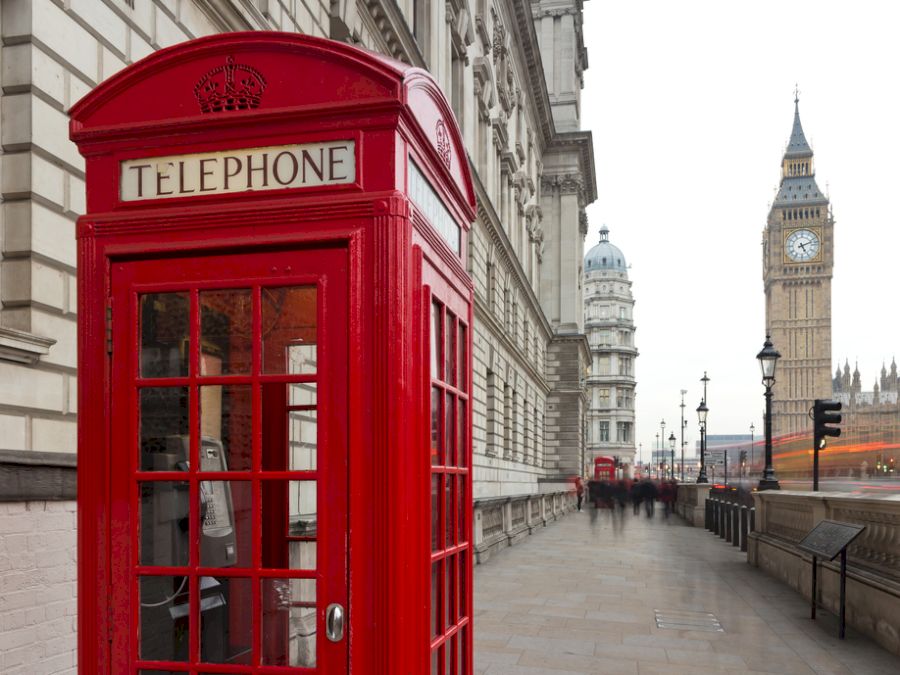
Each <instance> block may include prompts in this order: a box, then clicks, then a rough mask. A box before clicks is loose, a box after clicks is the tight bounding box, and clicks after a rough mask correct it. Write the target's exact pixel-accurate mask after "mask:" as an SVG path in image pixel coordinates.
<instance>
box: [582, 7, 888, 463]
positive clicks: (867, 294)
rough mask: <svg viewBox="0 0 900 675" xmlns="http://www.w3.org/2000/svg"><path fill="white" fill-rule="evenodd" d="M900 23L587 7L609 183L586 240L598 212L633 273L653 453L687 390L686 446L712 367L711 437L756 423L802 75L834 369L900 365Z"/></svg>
mask: <svg viewBox="0 0 900 675" xmlns="http://www.w3.org/2000/svg"><path fill="white" fill-rule="evenodd" d="M898 19H900V5H896V4H895V3H889V2H884V1H883V0H882V1H875V0H856V1H855V2H852V3H851V2H846V1H841V2H836V1H832V0H818V1H816V2H808V1H805V0H781V1H780V2H778V1H773V0H757V1H756V2H741V3H738V2H723V1H722V0H717V1H712V0H710V1H702V0H682V1H681V2H672V1H671V0H654V1H637V0H634V1H631V0H619V1H615V2H613V1H612V0H590V1H589V2H585V14H584V20H585V42H586V44H587V48H588V58H589V64H590V67H589V69H588V70H587V71H586V73H585V77H586V81H585V88H584V90H583V96H584V99H583V100H584V106H583V126H584V128H586V129H590V130H591V131H592V132H593V134H594V156H595V162H596V167H597V188H598V194H599V197H598V199H597V201H596V202H595V203H594V204H593V205H592V206H590V207H589V208H588V216H589V222H590V230H589V233H588V238H587V243H586V246H587V248H590V247H591V246H593V245H594V244H595V243H596V242H597V241H598V231H599V229H600V226H601V225H602V224H603V223H605V224H606V225H607V226H608V227H609V229H610V242H611V243H613V244H615V245H617V246H619V247H620V248H621V249H622V251H623V253H624V254H625V257H626V260H627V261H628V263H629V264H630V265H631V266H632V267H631V270H630V276H631V279H632V280H633V282H634V286H633V291H634V295H635V299H636V300H637V304H636V306H635V324H636V328H637V332H636V344H637V347H638V349H639V350H640V356H639V358H638V359H637V362H636V363H637V365H636V370H637V383H638V386H637V402H636V405H637V410H636V415H637V441H638V442H639V443H642V444H643V450H644V457H645V458H646V457H648V456H649V452H648V451H649V449H650V448H651V447H653V445H654V443H655V434H656V433H658V432H659V421H660V419H663V418H664V419H665V421H666V431H665V435H666V437H668V435H669V433H670V432H671V431H675V433H676V437H677V436H678V418H679V414H680V409H679V407H678V405H679V403H680V395H679V392H680V390H681V389H687V390H688V392H689V393H688V394H687V396H686V397H685V404H686V408H685V410H686V418H687V419H688V427H687V435H686V437H685V439H686V440H688V441H689V445H688V447H689V448H690V447H693V445H694V442H695V441H696V440H697V438H698V435H697V431H696V429H697V415H696V412H695V410H696V408H697V405H698V404H699V402H700V398H701V394H702V391H701V390H702V386H701V384H700V382H699V379H700V377H701V376H702V375H703V371H704V370H706V371H708V372H709V377H710V383H709V400H708V404H709V408H710V413H709V433H711V434H724V433H749V426H750V423H751V422H753V423H754V424H755V425H756V429H757V432H756V433H757V434H760V433H761V431H762V411H763V406H764V399H763V387H762V385H761V384H760V375H759V365H758V363H757V361H756V358H755V356H756V354H757V352H758V351H759V350H760V349H761V348H762V343H763V339H764V337H765V325H764V324H765V310H764V303H763V287H762V260H761V257H762V256H761V246H760V241H761V237H762V230H763V228H764V227H765V223H766V216H767V214H768V210H769V205H770V203H771V201H772V199H773V198H774V195H775V189H776V188H777V186H778V181H779V178H780V163H781V158H782V155H783V152H784V147H785V144H786V143H787V140H788V137H789V136H790V132H791V125H792V122H793V113H794V103H793V91H794V84H795V83H799V87H800V117H801V120H802V122H803V129H804V131H805V133H806V137H807V140H808V141H809V142H810V145H811V146H812V148H813V151H814V152H815V163H816V178H817V182H818V184H819V187H821V188H822V189H823V190H828V191H829V192H830V197H831V203H832V208H833V211H834V216H835V220H836V225H835V240H836V245H835V248H836V253H835V266H834V279H833V282H832V362H833V363H832V372H833V371H834V366H835V364H836V363H837V361H840V363H841V365H843V363H844V359H845V358H849V359H850V368H851V370H852V369H853V366H854V361H856V360H857V359H858V361H859V369H860V372H861V373H862V382H863V389H864V390H870V389H871V388H872V385H873V383H874V381H875V378H876V377H877V376H878V375H879V373H880V370H881V364H882V360H883V359H885V360H887V363H888V365H889V364H890V360H891V357H892V356H893V355H894V354H896V355H897V357H898V359H900V348H898V347H900V341H898V340H897V339H896V337H895V336H896V335H897V332H898V327H900V312H898V309H897V308H896V303H895V301H894V296H895V290H896V288H897V277H898V275H900V267H898V266H897V265H896V263H895V260H896V258H897V256H898V251H900V228H898V227H897V224H898V220H900V215H898V213H897V212H896V211H894V210H893V207H894V204H893V198H894V196H895V195H896V194H897V188H898V187H900V176H898V174H900V166H898V164H897V162H896V161H895V160H896V159H897V158H898V157H900V125H898V124H897V121H898V120H900V109H898V108H900V88H898V84H897V82H898V80H897V75H896V73H897V65H898V64H900V39H898V38H897V26H898V25H900V21H898ZM777 347H778V345H776V348H777ZM776 376H777V373H776Z"/></svg>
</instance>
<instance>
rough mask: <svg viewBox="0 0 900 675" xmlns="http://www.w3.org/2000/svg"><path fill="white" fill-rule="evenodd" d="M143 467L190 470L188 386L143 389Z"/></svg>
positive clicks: (159, 469)
mask: <svg viewBox="0 0 900 675" xmlns="http://www.w3.org/2000/svg"><path fill="white" fill-rule="evenodd" d="M139 396H140V404H139V405H140V417H141V420H140V425H141V449H140V453H141V471H187V470H188V459H189V457H190V452H189V450H190V436H189V435H188V388H187V387H147V388H145V389H141V390H140V394H139Z"/></svg>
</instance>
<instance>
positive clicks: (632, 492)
mask: <svg viewBox="0 0 900 675" xmlns="http://www.w3.org/2000/svg"><path fill="white" fill-rule="evenodd" d="M628 494H629V496H630V497H631V506H632V510H633V513H634V515H638V514H639V513H640V512H641V499H642V496H641V481H640V480H639V479H637V478H635V479H634V480H633V481H631V488H630V489H629V491H628Z"/></svg>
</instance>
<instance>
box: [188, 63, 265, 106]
mask: <svg viewBox="0 0 900 675" xmlns="http://www.w3.org/2000/svg"><path fill="white" fill-rule="evenodd" d="M265 90H266V78H264V77H263V76H262V73H260V72H259V71H258V70H256V68H252V67H251V66H248V65H245V64H237V63H235V62H234V57H233V56H229V57H228V58H227V59H225V65H224V66H217V67H216V68H213V69H212V70H210V71H209V72H208V73H206V75H204V76H203V77H202V78H200V81H199V82H197V84H196V85H195V86H194V96H196V97H197V103H199V104H200V110H201V112H204V113H211V112H224V111H227V110H250V109H252V108H258V107H259V103H260V101H261V100H262V95H263V92H264V91H265Z"/></svg>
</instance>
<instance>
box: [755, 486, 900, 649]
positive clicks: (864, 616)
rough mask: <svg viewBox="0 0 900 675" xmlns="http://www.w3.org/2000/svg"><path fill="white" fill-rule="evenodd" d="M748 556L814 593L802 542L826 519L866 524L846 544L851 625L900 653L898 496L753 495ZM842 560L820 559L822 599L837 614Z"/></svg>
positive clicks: (805, 592)
mask: <svg viewBox="0 0 900 675" xmlns="http://www.w3.org/2000/svg"><path fill="white" fill-rule="evenodd" d="M754 501H755V503H756V531H755V532H753V533H751V534H750V536H749V542H748V543H749V548H748V552H747V555H748V561H749V562H750V564H751V565H754V566H756V567H759V568H760V569H763V570H765V571H766V572H768V573H769V574H771V575H772V576H774V577H776V578H778V579H780V580H782V581H784V582H785V583H787V584H788V585H790V586H791V587H792V588H794V589H796V590H797V591H799V592H800V593H801V594H803V595H804V596H805V597H807V598H809V597H810V589H811V569H812V562H811V557H810V556H809V554H807V553H804V552H801V551H800V550H799V549H798V548H797V543H798V542H799V541H800V540H801V539H802V538H803V537H804V536H805V535H806V534H807V533H808V532H809V531H810V530H811V529H812V528H813V527H814V526H815V525H817V524H818V523H819V522H820V521H822V520H824V519H828V520H837V521H842V522H847V523H857V524H860V525H865V526H866V529H865V531H864V532H863V533H862V534H861V535H860V536H859V537H858V538H857V539H856V541H855V542H854V543H853V544H852V545H851V546H850V547H849V548H848V562H847V603H846V608H847V614H846V616H847V625H848V626H852V627H854V628H855V629H857V630H858V631H860V632H861V633H864V634H866V635H868V636H869V637H871V638H872V639H874V640H875V641H876V642H878V643H879V644H881V645H882V646H883V647H884V648H885V649H887V650H888V651H891V652H893V653H895V654H898V655H900V545H898V542H900V497H897V496H891V497H879V496H871V495H850V494H845V493H830V492H816V493H811V492H788V491H780V490H779V491H776V490H770V491H765V492H757V493H755V494H754ZM839 577H840V575H839V560H835V562H823V563H822V564H821V567H820V571H819V583H818V594H819V597H818V602H819V604H820V606H823V607H825V608H826V609H827V610H828V611H830V612H832V613H834V614H837V612H838V607H839V592H840V591H839Z"/></svg>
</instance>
